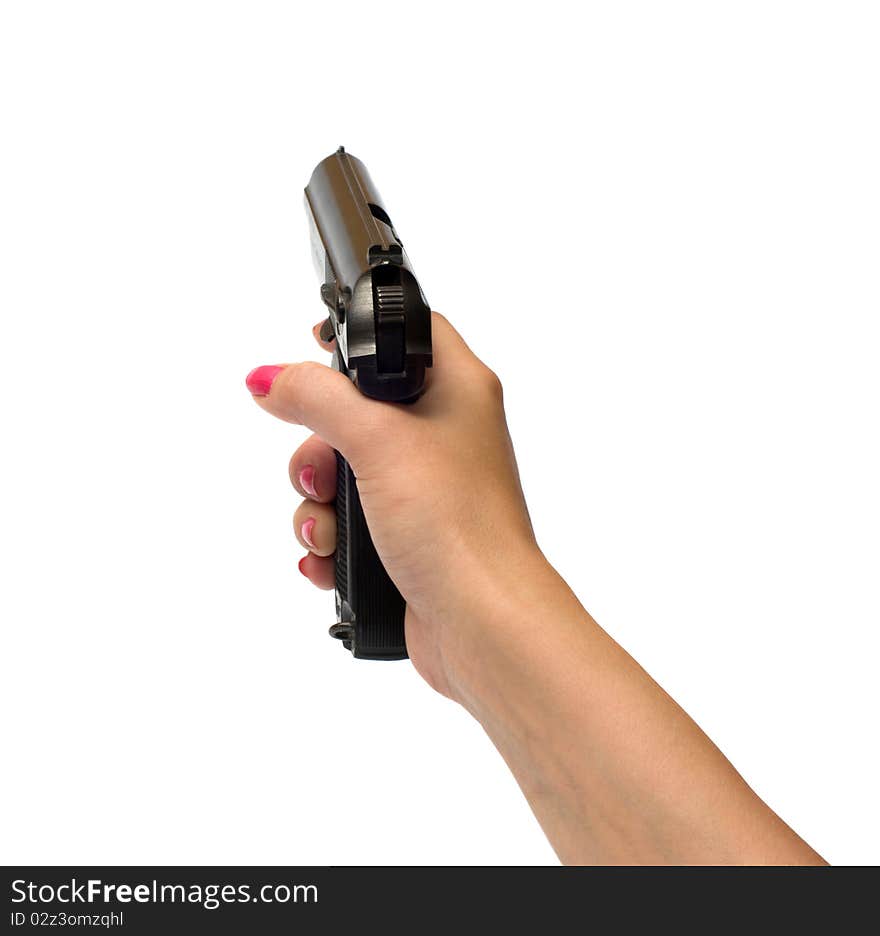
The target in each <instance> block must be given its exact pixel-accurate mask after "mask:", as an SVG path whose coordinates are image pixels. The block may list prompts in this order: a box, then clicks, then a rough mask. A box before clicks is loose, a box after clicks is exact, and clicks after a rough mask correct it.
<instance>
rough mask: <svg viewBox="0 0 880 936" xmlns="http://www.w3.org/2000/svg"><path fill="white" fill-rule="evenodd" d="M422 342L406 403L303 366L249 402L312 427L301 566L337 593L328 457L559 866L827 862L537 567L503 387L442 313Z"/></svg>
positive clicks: (445, 682) (306, 454) (428, 645)
mask: <svg viewBox="0 0 880 936" xmlns="http://www.w3.org/2000/svg"><path fill="white" fill-rule="evenodd" d="M316 329H317V327H316ZM433 332H434V360H435V366H434V368H433V369H432V370H431V371H430V372H429V385H428V389H427V391H426V393H425V395H424V396H423V397H422V398H421V399H420V400H419V401H418V402H417V403H415V404H413V405H411V406H397V405H391V404H386V403H377V402H375V401H373V400H369V399H366V398H365V397H363V396H362V395H361V394H360V393H359V392H358V391H357V390H356V388H355V387H354V386H352V384H351V383H350V382H349V381H348V380H347V379H346V378H345V377H343V376H342V375H341V374H338V373H336V372H335V371H333V370H332V369H331V368H329V367H326V366H324V365H321V364H316V363H312V362H305V363H301V364H289V365H285V366H284V367H283V369H281V370H280V371H279V372H278V373H277V375H276V376H275V377H274V380H273V381H272V383H271V389H270V388H265V390H266V392H265V394H263V392H262V390H261V391H260V392H259V394H257V395H255V397H254V398H255V399H256V401H257V402H258V403H259V405H260V406H261V407H262V408H263V409H265V410H266V411H267V412H269V413H271V414H272V415H274V416H277V417H278V418H280V419H283V420H286V421H287V422H292V423H298V424H301V425H304V426H308V427H309V428H310V429H311V430H312V431H313V432H314V433H315V435H313V436H311V437H310V438H309V439H307V440H306V441H305V442H304V443H303V444H302V445H301V446H300V447H299V449H297V451H296V453H295V454H294V455H293V458H292V459H291V462H290V477H291V481H292V483H293V485H294V487H295V488H296V489H297V491H298V492H299V493H300V494H301V495H302V496H303V497H304V498H305V499H304V501H303V503H302V504H301V505H300V506H299V508H298V509H297V511H296V514H295V516H294V530H295V532H296V535H297V537H298V539H299V541H300V543H301V544H302V545H303V546H304V547H305V548H306V549H307V550H308V553H307V555H306V557H305V559H304V560H303V562H302V564H301V569H302V571H303V573H304V574H305V575H306V576H307V577H308V578H309V579H310V580H311V581H312V582H313V583H314V584H315V585H316V586H318V587H319V588H332V587H333V551H334V549H335V545H336V520H335V511H334V507H333V497H334V495H335V485H336V467H335V456H334V453H333V449H334V448H335V449H338V450H339V451H341V452H342V453H343V455H344V456H345V457H346V458H347V459H348V461H349V462H350V464H351V465H352V468H353V470H354V472H355V475H356V477H357V479H358V490H359V492H360V496H361V501H362V503H363V507H364V513H365V515H366V518H367V522H368V524H369V526H370V531H371V533H372V536H373V540H374V542H375V544H376V548H377V550H378V552H379V555H380V556H381V558H382V561H383V563H384V564H385V567H386V569H387V570H388V573H389V575H390V576H391V578H392V579H393V580H394V582H395V584H396V585H397V587H398V588H399V589H400V591H401V593H402V594H403V596H404V597H405V599H406V602H407V614H406V641H407V647H408V650H409V654H410V657H411V659H412V663H413V665H414V666H415V667H416V669H417V670H418V672H419V673H420V674H421V675H422V676H423V677H424V679H425V681H426V682H427V683H428V684H429V685H430V686H431V687H432V688H434V689H435V690H437V691H438V692H440V693H442V694H443V695H445V696H448V697H449V698H450V699H453V700H455V701H456V702H458V703H460V704H461V705H463V706H464V707H465V708H466V709H467V710H468V711H469V712H470V713H471V714H472V715H473V716H474V717H475V718H476V719H478V721H479V722H480V723H481V724H482V726H483V728H484V729H485V731H486V733H487V734H488V735H489V737H490V738H491V739H492V741H493V743H494V744H495V746H496V747H497V748H498V750H499V752H500V753H501V755H502V757H503V758H504V759H505V761H506V762H507V764H508V766H509V767H510V769H511V770H512V771H513V773H514V775H515V777H516V779H517V781H518V783H519V785H520V787H521V788H522V790H523V792H524V794H525V795H526V797H527V799H528V801H529V804H530V805H531V807H532V809H533V810H534V812H535V815H536V816H537V818H538V821H539V822H540V823H541V826H542V828H543V829H544V831H545V833H546V835H547V837H548V838H549V840H550V842H551V844H552V845H553V847H554V849H555V850H556V853H557V854H558V855H559V858H560V859H561V860H562V861H563V862H565V863H568V864H823V863H824V862H823V860H822V858H821V857H820V856H819V855H818V854H817V853H816V852H815V851H814V850H813V849H812V848H810V846H809V845H807V844H806V842H804V841H803V840H802V839H801V838H800V837H799V836H798V835H797V834H795V832H793V831H792V830H791V829H790V828H789V827H788V826H787V825H786V824H785V823H784V822H783V821H782V820H781V819H780V818H779V817H778V816H777V815H776V814H775V813H774V812H773V811H772V810H770V809H769V807H767V806H766V805H765V804H764V803H763V802H762V801H761V800H760V799H759V798H758V796H757V795H756V794H755V793H754V792H753V791H752V790H751V789H750V788H749V786H748V785H747V784H746V782H745V781H744V780H743V779H742V777H740V775H739V774H738V773H737V772H736V770H735V769H734V768H733V766H732V765H731V764H730V762H729V761H728V760H727V759H726V758H725V757H724V755H723V754H722V753H721V752H720V751H719V750H718V748H717V747H715V745H714V744H713V743H712V742H711V741H710V739H709V738H708V737H706V735H705V734H704V733H703V732H702V731H701V730H700V728H699V727H697V725H696V724H695V723H694V722H693V721H692V720H691V719H690V718H689V717H688V715H687V714H686V713H685V712H684V711H683V710H682V709H681V708H680V707H679V706H678V705H677V704H676V703H675V702H674V701H673V700H672V699H671V698H670V697H669V696H668V695H667V694H666V693H665V692H664V691H663V690H662V689H661V688H660V686H658V685H657V684H656V683H655V682H654V681H653V680H652V679H651V677H650V676H649V675H648V674H647V673H646V672H645V671H644V670H643V669H642V668H641V667H640V666H639V665H638V663H636V661H635V660H633V659H632V657H630V656H629V654H627V653H626V652H625V651H624V650H623V649H622V648H621V647H620V646H618V645H617V644H616V643H615V642H614V640H612V639H611V637H609V636H608V634H606V633H605V632H604V631H603V630H602V629H601V628H600V627H599V626H598V625H597V624H596V622H595V621H594V620H593V619H592V618H591V617H590V615H589V614H588V613H587V612H586V611H585V610H584V608H583V607H582V606H581V604H580V602H579V601H578V599H577V598H576V596H575V595H574V594H573V592H572V591H571V590H570V589H569V587H568V586H567V585H566V583H565V582H564V581H563V580H562V578H561V577H560V576H559V575H558V574H557V572H556V571H555V570H554V569H553V568H552V566H551V565H550V564H549V563H548V561H547V560H546V558H545V557H544V556H543V554H542V553H541V550H540V549H539V547H538V545H537V543H536V542H535V537H534V534H533V531H532V526H531V523H530V521H529V516H528V512H527V510H526V504H525V499H524V497H523V493H522V489H521V487H520V483H519V476H518V473H517V467H516V460H515V458H514V453H513V447H512V445H511V442H510V437H509V435H508V432H507V424H506V421H505V416H504V405H503V399H502V392H501V385H500V383H499V382H498V379H497V377H496V376H495V375H494V374H493V373H492V371H491V370H489V369H488V368H487V367H486V366H485V365H484V364H483V363H482V362H481V361H480V360H479V359H478V358H477V357H476V356H475V355H474V354H473V353H472V352H471V350H470V349H469V348H468V347H467V345H466V344H465V343H464V341H463V340H462V338H461V337H460V335H459V334H458V333H457V332H456V331H455V330H454V329H453V328H452V326H451V325H450V324H449V323H448V322H447V321H446V319H445V318H443V317H442V316H441V315H438V314H437V313H434V318H433ZM315 337H316V339H317V340H318V342H319V344H321V346H322V347H323V348H324V349H325V350H330V349H332V344H327V343H324V342H322V341H321V340H320V337H319V335H318V334H317V330H316V333H315ZM376 438H393V439H394V440H395V444H394V445H393V446H385V445H376V444H375V443H374V440H375V439H376Z"/></svg>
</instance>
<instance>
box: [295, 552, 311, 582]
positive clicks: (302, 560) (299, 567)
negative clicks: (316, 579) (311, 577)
mask: <svg viewBox="0 0 880 936" xmlns="http://www.w3.org/2000/svg"><path fill="white" fill-rule="evenodd" d="M308 558H309V557H308V556H303V557H302V559H300V561H299V563H297V568H298V569H299V570H300V572H301V573H302V574H303V575H305V576H306V578H308V575H306V570H305V569H304V568H303V564H304V563H305V561H306V559H308Z"/></svg>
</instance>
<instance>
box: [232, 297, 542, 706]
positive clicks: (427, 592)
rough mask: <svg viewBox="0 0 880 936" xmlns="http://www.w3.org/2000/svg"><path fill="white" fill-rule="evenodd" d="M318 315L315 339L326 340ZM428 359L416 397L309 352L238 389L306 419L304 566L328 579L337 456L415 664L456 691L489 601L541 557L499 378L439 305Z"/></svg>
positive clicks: (286, 415) (298, 480)
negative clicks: (367, 389)
mask: <svg viewBox="0 0 880 936" xmlns="http://www.w3.org/2000/svg"><path fill="white" fill-rule="evenodd" d="M318 328H319V327H318V326H315V330H314V332H315V337H316V339H317V341H318V343H319V344H321V346H322V347H323V348H324V349H325V350H328V351H329V350H332V348H333V343H332V341H331V342H323V341H322V340H321V338H320V336H319V333H318ZM432 330H433V346H434V366H433V368H430V369H429V370H428V372H427V387H426V391H425V393H424V395H423V396H422V397H421V398H420V399H419V400H418V401H417V402H416V403H413V404H407V405H399V404H389V403H384V402H377V401H375V400H371V399H368V398H367V397H365V396H363V395H362V394H361V393H360V392H359V391H358V390H357V389H356V388H355V387H354V386H353V384H352V383H351V382H350V381H349V380H348V379H347V378H346V377H344V376H343V375H342V374H340V373H338V372H337V371H335V370H333V369H332V368H330V367H327V366H325V365H322V364H316V363H313V362H305V363H300V364H287V365H283V366H267V367H260V368H257V369H256V370H255V371H253V372H251V374H250V375H249V377H248V387H249V389H251V391H252V393H253V394H254V397H255V399H256V400H257V402H258V403H259V404H260V406H262V407H263V409H265V410H266V411H267V412H269V413H272V414H273V415H274V416H277V417H279V418H280V419H284V420H286V421H288V422H293V423H300V424H302V425H305V426H308V427H309V428H310V429H312V430H314V432H315V435H313V436H312V437H311V438H309V439H307V440H306V441H305V442H304V443H303V444H302V445H301V446H300V447H299V448H298V449H297V451H296V452H295V453H294V455H293V458H292V459H291V461H290V478H291V481H292V483H293V486H294V487H295V488H296V489H297V491H298V492H299V493H300V494H301V495H303V497H304V498H305V500H304V501H303V502H302V504H300V506H299V507H298V509H297V510H296V513H295V514H294V529H295V532H296V536H297V538H298V539H299V541H300V543H301V544H302V545H303V546H304V547H305V548H306V549H307V550H309V552H308V554H307V555H306V557H305V558H304V559H303V560H302V561H301V562H300V569H301V571H302V572H303V574H304V575H306V576H307V577H308V578H309V579H310V580H311V581H312V582H313V583H314V584H315V585H317V586H318V587H319V588H332V587H333V581H334V571H333V553H334V550H335V548H336V514H335V508H334V505H333V500H334V497H335V494H336V461H335V455H334V452H333V449H334V448H335V449H338V450H339V451H340V452H341V453H342V454H343V455H344V456H345V458H346V459H347V460H348V462H349V464H350V465H351V467H352V470H353V471H354V474H355V477H356V478H357V485H358V491H359V493H360V498H361V503H362V505H363V509H364V515H365V516H366V519H367V524H368V526H369V528H370V533H371V535H372V538H373V542H374V544H375V546H376V550H377V552H378V553H379V556H380V557H381V559H382V562H383V564H384V565H385V568H386V569H387V571H388V574H389V576H390V577H391V579H392V580H393V581H394V583H395V585H396V586H397V587H398V589H399V590H400V592H401V593H402V595H403V597H404V598H405V600H406V603H407V611H406V622H405V626H406V643H407V648H408V651H409V654H410V658H411V659H412V662H413V664H414V665H415V667H416V669H417V670H418V671H419V672H420V673H421V674H422V676H423V677H424V678H425V679H426V680H427V681H428V683H429V684H430V685H432V686H433V687H434V688H435V689H437V690H438V691H440V692H442V693H444V694H445V695H448V696H450V697H453V698H458V699H459V701H462V698H461V696H462V693H463V691H464V689H465V687H464V685H463V682H464V677H465V673H464V667H463V664H464V660H463V659H462V657H466V655H467V653H468V652H470V651H471V650H472V649H473V638H474V637H475V636H476V634H475V633H473V631H474V630H475V629H478V628H480V627H484V626H487V622H488V621H489V620H490V619H491V618H492V614H491V611H490V607H491V606H492V605H493V603H494V602H495V601H496V600H497V599H499V598H500V596H501V595H503V594H504V593H505V592H506V591H507V590H508V588H509V585H510V584H512V583H513V582H515V581H522V579H523V577H528V576H530V575H531V574H533V573H532V570H533V569H535V568H536V567H537V566H539V565H540V564H541V563H542V561H543V559H542V557H541V554H540V552H539V550H538V548H537V545H536V543H535V539H534V536H533V533H532V528H531V524H530V522H529V517H528V513H527V511H526V505H525V501H524V499H523V495H522V490H521V488H520V483H519V476H518V474H517V468H516V461H515V459H514V454H513V448H512V446H511V442H510V437H509V435H508V431H507V424H506V421H505V417H504V407H503V403H502V393H501V385H500V383H499V381H498V378H497V377H496V376H495V374H494V373H493V372H492V371H491V370H489V368H488V367H486V366H485V365H484V364H483V363H482V362H481V361H480V360H479V359H478V358H477V357H476V356H475V355H474V354H473V352H472V351H471V350H470V349H469V348H468V346H467V345H466V344H465V342H464V341H463V340H462V338H461V336H460V335H459V334H458V333H457V332H456V331H455V329H454V328H453V327H452V326H451V325H450V324H449V322H448V321H447V320H446V319H445V318H444V317H443V316H442V315H439V314H437V313H436V312H435V313H433V319H432Z"/></svg>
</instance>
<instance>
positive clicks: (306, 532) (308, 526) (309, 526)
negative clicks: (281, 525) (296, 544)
mask: <svg viewBox="0 0 880 936" xmlns="http://www.w3.org/2000/svg"><path fill="white" fill-rule="evenodd" d="M314 529H315V518H314V517H309V519H308V520H306V522H305V523H304V524H303V525H302V526H301V527H300V528H299V532H300V535H301V536H302V538H303V539H304V540H305V541H306V546H308V547H309V549H315V548H316V546H315V544H314V542H313V540H312V531H313V530H314Z"/></svg>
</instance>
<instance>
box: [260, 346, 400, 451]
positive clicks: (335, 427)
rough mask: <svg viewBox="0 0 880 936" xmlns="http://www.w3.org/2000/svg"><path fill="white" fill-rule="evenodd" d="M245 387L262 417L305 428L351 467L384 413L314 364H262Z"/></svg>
mask: <svg viewBox="0 0 880 936" xmlns="http://www.w3.org/2000/svg"><path fill="white" fill-rule="evenodd" d="M245 382H246V384H247V388H248V390H250V392H251V394H252V395H253V398H254V399H255V400H256V401H257V403H258V404H259V405H260V406H261V407H262V408H263V409H264V410H266V412H267V413H271V414H272V415H273V416H277V417H278V418H279V419H283V420H284V421H285V422H289V423H297V424H298V425H301V426H307V427H308V428H309V429H311V430H312V431H313V432H315V433H317V434H318V435H319V436H320V437H321V438H322V439H324V441H325V442H327V443H328V444H329V445H332V446H333V448H335V449H337V450H338V451H340V452H342V454H343V455H344V456H345V458H346V459H347V460H348V461H349V462H351V463H352V464H356V463H357V462H358V461H359V459H360V453H361V452H362V451H363V449H364V447H365V445H364V443H365V442H366V441H367V440H368V438H369V437H370V435H371V434H372V432H371V429H372V428H373V427H375V426H376V423H377V420H378V419H380V418H381V417H382V415H383V412H384V411H386V409H387V408H386V407H384V406H382V405H381V404H377V403H376V402H375V401H374V400H370V399H368V398H367V397H365V396H364V395H363V394H361V393H359V392H358V390H357V388H356V387H355V386H354V384H353V383H352V382H351V381H350V380H349V379H348V378H347V377H346V376H344V375H343V374H340V373H339V371H337V370H334V369H333V368H332V367H327V366H326V365H324V364H318V363H317V362H315V361H303V362H302V363H300V364H265V365H263V366H262V367H257V368H254V370H252V371H251V372H250V373H249V374H248V375H247V379H246V381H245Z"/></svg>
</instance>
